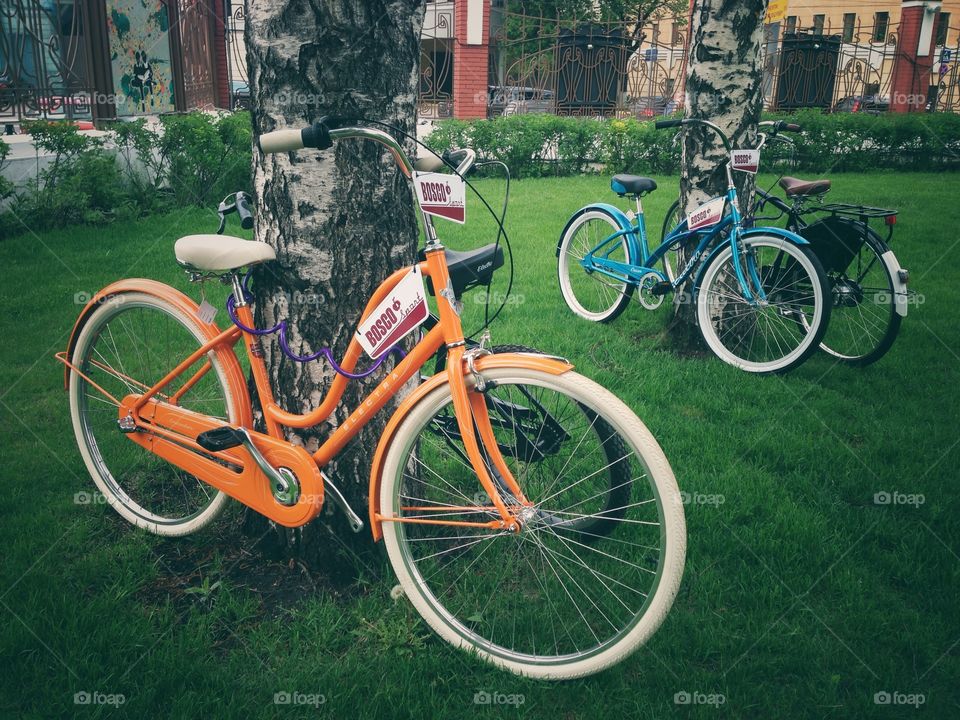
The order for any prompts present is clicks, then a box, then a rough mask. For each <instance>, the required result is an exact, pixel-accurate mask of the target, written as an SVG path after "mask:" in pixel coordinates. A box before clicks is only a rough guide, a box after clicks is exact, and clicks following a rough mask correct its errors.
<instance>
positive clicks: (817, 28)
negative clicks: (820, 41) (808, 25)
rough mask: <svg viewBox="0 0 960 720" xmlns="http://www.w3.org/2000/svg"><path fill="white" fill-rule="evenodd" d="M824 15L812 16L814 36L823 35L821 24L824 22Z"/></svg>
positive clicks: (825, 17)
mask: <svg viewBox="0 0 960 720" xmlns="http://www.w3.org/2000/svg"><path fill="white" fill-rule="evenodd" d="M826 19H827V16H826V15H814V16H813V34H814V35H823V24H824V22H826Z"/></svg>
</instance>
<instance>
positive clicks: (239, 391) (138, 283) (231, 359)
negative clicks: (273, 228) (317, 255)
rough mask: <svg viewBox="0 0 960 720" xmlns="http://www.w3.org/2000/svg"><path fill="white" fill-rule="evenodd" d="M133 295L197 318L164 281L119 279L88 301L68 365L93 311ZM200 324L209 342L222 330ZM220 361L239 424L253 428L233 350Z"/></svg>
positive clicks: (192, 306)
mask: <svg viewBox="0 0 960 720" xmlns="http://www.w3.org/2000/svg"><path fill="white" fill-rule="evenodd" d="M132 292H139V293H144V294H146V295H152V296H154V297H157V298H160V299H161V300H165V301H166V302H168V303H170V304H171V305H173V306H174V307H175V308H177V309H178V310H180V311H182V312H184V313H186V314H187V315H191V316H193V317H195V318H196V315H197V308H198V307H199V306H198V305H197V303H196V302H195V301H194V300H193V299H192V298H190V297H188V296H187V295H184V294H183V293H182V292H180V291H179V290H177V289H176V288H172V287H170V286H169V285H165V284H164V283H162V282H157V281H156V280H148V279H145V278H127V279H126V280H119V281H117V282H115V283H112V284H110V285H107V287H105V288H103V289H102V290H100V292H98V293H97V294H96V295H94V296H93V297H92V298H91V299H90V302H88V303H87V304H86V305H85V306H84V308H83V310H82V311H81V312H80V316H79V317H78V318H77V321H76V322H75V323H74V325H73V331H72V332H71V333H70V341H69V342H68V343H67V354H66V359H67V361H68V363H72V362H73V351H74V348H75V347H76V344H77V338H78V337H79V335H80V330H81V328H83V326H84V324H86V322H87V320H89V319H90V315H91V314H92V313H93V311H94V310H96V309H97V307H98V306H99V305H100V303H102V302H103V301H104V300H106V299H107V298H110V297H113V296H116V295H122V294H124V293H132ZM197 325H198V326H199V327H200V329H201V330H202V332H203V334H204V336H205V337H206V339H207V340H213V339H214V338H215V337H216V336H217V335H219V334H220V332H221V330H220V328H218V327H217V326H216V325H215V324H214V323H203V322H200V320H199V319H197ZM218 359H219V360H220V361H221V364H222V365H223V369H224V372H225V374H226V376H227V382H228V383H229V385H230V388H229V389H230V393H231V394H232V395H233V397H234V399H235V401H236V403H237V410H238V412H239V417H238V418H237V419H238V421H239V422H240V424H242V425H244V426H245V427H251V428H252V427H253V411H252V409H251V407H250V393H249V392H248V391H247V381H246V378H245V377H244V375H243V370H241V368H240V363H239V362H238V361H237V356H236V355H235V354H234V353H233V350H232V349H231V348H223V352H219V353H218ZM181 360H183V358H170V369H171V370H172V369H173V368H175V367H176V365H177V363H178V362H180V361H181ZM63 386H64V389H67V388H68V387H69V386H70V365H69V364H66V365H65V367H64V369H63Z"/></svg>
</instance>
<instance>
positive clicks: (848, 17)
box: [843, 13, 857, 43]
mask: <svg viewBox="0 0 960 720" xmlns="http://www.w3.org/2000/svg"><path fill="white" fill-rule="evenodd" d="M856 24H857V14H856V13H844V14H843V41H844V42H846V43H848V42H853V29H854V26H855V25H856Z"/></svg>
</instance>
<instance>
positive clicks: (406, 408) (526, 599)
mask: <svg viewBox="0 0 960 720" xmlns="http://www.w3.org/2000/svg"><path fill="white" fill-rule="evenodd" d="M342 138H362V139H368V140H371V141H374V142H377V143H380V144H382V145H383V146H385V147H386V148H387V149H389V150H390V151H391V152H392V154H393V156H394V158H395V159H396V162H397V164H398V165H399V167H400V169H401V170H402V171H403V173H404V174H405V175H406V176H407V177H408V178H411V179H412V180H414V181H419V180H422V179H423V177H424V176H423V174H422V173H423V172H424V171H435V170H439V169H440V168H441V167H442V163H438V162H437V161H435V160H431V161H429V162H424V161H422V160H421V161H419V162H418V163H417V165H416V166H415V165H414V164H413V163H412V162H411V161H410V159H409V158H408V157H407V156H406V155H405V154H404V152H403V149H402V147H401V146H400V144H399V143H398V142H397V141H396V140H395V139H394V138H393V137H392V136H391V135H389V134H388V133H386V132H383V131H380V130H376V129H373V128H370V127H337V123H336V122H329V121H328V122H327V123H323V122H321V123H317V124H315V125H313V126H311V127H309V128H305V129H303V130H280V131H276V132H272V133H266V134H264V135H262V136H261V137H260V140H259V141H260V147H261V148H262V150H263V151H264V152H290V151H293V150H297V149H300V148H304V147H313V148H327V147H329V146H330V144H331V143H332V142H334V141H336V140H339V139H342ZM454 157H456V158H457V162H459V167H458V168H457V173H456V174H453V175H444V176H443V177H448V178H451V179H453V178H456V177H457V176H458V175H460V173H465V172H466V171H467V169H469V166H470V165H471V164H472V163H473V162H474V159H475V156H474V154H473V152H472V151H469V150H464V151H459V152H458V153H456V154H455V155H454ZM434 189H435V190H437V188H434ZM437 191H438V192H439V191H440V190H437ZM434 200H436V198H434ZM418 205H419V209H420V214H421V217H422V220H423V226H424V228H425V235H426V246H425V248H424V254H423V256H422V257H423V258H424V259H423V260H422V261H421V262H418V263H417V264H416V265H414V266H411V267H407V268H403V269H401V270H398V271H396V272H395V273H393V274H392V275H391V276H390V277H388V278H387V279H386V280H385V281H384V282H383V284H382V285H381V286H380V287H379V288H378V289H377V291H376V292H375V293H374V294H373V296H372V297H371V298H370V300H369V302H368V303H367V306H366V309H365V310H364V313H363V316H362V318H361V321H360V326H359V327H360V330H361V331H362V332H359V333H358V334H357V335H356V336H355V337H354V339H353V340H352V341H351V343H350V345H349V347H348V349H347V352H346V355H345V357H344V359H343V361H342V364H341V365H339V366H337V365H336V364H334V366H335V367H336V368H337V369H338V373H340V374H338V375H337V377H336V379H335V380H334V381H333V382H332V384H331V386H330V388H329V391H328V393H327V395H326V397H325V398H324V400H323V401H322V402H321V403H320V404H319V406H318V407H316V408H315V409H313V410H312V411H310V412H307V413H304V414H296V413H291V412H288V411H286V410H284V409H283V408H281V407H279V406H278V405H277V403H276V402H275V400H274V397H273V393H272V391H271V387H270V382H269V377H268V374H267V370H266V366H265V364H264V360H263V357H264V352H263V347H262V344H261V343H262V340H261V336H262V335H263V332H264V331H257V330H256V329H255V327H254V321H253V315H252V312H251V308H250V306H249V304H248V295H247V294H246V293H245V288H244V284H243V282H242V281H241V276H240V272H239V271H240V269H241V268H244V267H248V266H250V265H253V264H255V263H260V262H267V261H270V260H272V259H273V258H274V252H273V250H272V248H271V247H269V246H268V245H266V244H265V243H260V242H255V241H247V240H243V239H240V238H233V237H229V236H222V235H193V236H188V237H185V238H181V239H180V240H178V241H177V243H176V248H175V252H176V256H177V260H178V261H179V262H180V264H181V265H183V266H185V267H186V268H187V269H188V270H189V271H190V272H191V273H192V274H193V275H192V277H193V278H194V279H200V278H201V277H209V276H211V275H213V276H219V277H220V278H221V279H222V280H224V281H225V282H229V283H231V284H232V287H233V295H232V297H231V300H230V302H229V303H228V309H229V310H230V313H231V319H232V320H233V323H232V324H231V325H230V327H227V328H226V329H222V330H221V329H220V328H218V327H217V326H216V325H214V324H213V323H212V322H207V321H206V320H207V319H208V318H207V316H206V315H205V313H204V312H203V310H202V308H203V306H202V305H198V304H197V303H196V302H194V301H193V300H192V299H190V298H189V297H187V296H186V295H184V294H183V293H181V292H179V291H177V290H175V289H173V288H171V287H169V286H167V285H164V284H162V283H159V282H155V281H152V280H144V279H128V280H121V281H119V282H116V283H114V284H112V285H110V286H108V287H106V288H104V289H103V290H101V291H100V292H99V293H98V294H97V295H96V296H95V297H94V298H93V299H92V300H91V301H90V303H89V304H88V305H87V306H86V307H85V308H84V310H83V312H82V313H81V315H80V317H79V319H78V320H77V322H76V326H75V327H74V329H73V333H72V335H71V337H70V342H69V345H68V347H67V350H66V352H63V353H59V354H58V358H59V359H60V360H61V361H62V362H64V363H65V365H66V369H65V373H66V377H65V380H66V385H67V388H68V391H69V398H70V411H71V415H72V419H73V427H74V430H75V433H76V438H77V442H78V444H79V447H80V453H81V455H82V456H83V459H84V462H85V463H86V465H87V468H88V470H89V471H90V474H91V476H92V477H93V480H94V482H95V483H96V485H97V487H98V488H99V489H100V490H101V491H102V492H103V494H104V496H105V497H106V499H107V501H108V502H109V503H110V505H111V506H112V507H113V508H114V509H115V510H116V511H117V512H119V513H120V515H122V516H123V517H124V518H126V519H127V520H128V521H130V522H131V523H133V524H134V525H136V526H138V527H141V528H144V529H146V530H149V531H150V532H153V533H156V534H159V535H168V536H179V535H185V534H187V533H190V532H194V531H196V530H197V529H199V528H201V527H203V526H205V525H206V524H207V523H209V522H210V521H211V520H213V518H214V517H216V515H217V514H218V513H219V512H220V511H221V510H222V509H223V507H224V505H225V503H226V502H227V501H228V498H231V497H232V498H234V499H236V500H238V501H240V502H241V503H243V504H244V505H246V506H248V507H250V508H253V509H254V510H256V511H257V512H259V513H262V514H263V515H265V516H266V517H268V518H270V519H271V520H273V521H274V522H276V523H279V524H280V525H283V526H287V527H297V526H300V525H303V524H305V523H307V522H309V521H310V520H311V519H313V518H315V517H316V516H317V514H318V513H319V512H320V510H321V507H322V505H323V501H324V498H325V496H327V497H330V498H332V499H333V501H334V502H335V503H336V505H337V506H338V507H340V509H341V510H342V511H343V512H344V513H346V515H347V517H348V518H349V519H350V522H351V524H352V526H353V528H354V530H359V529H360V528H362V527H363V525H364V523H363V521H362V520H361V519H360V517H359V516H358V514H357V513H356V512H355V511H354V510H353V509H352V508H351V507H350V506H349V504H348V503H347V501H346V500H345V498H344V497H343V496H342V494H341V493H340V492H339V491H338V490H337V489H336V486H335V485H334V483H333V482H332V481H331V479H330V478H329V477H328V476H327V474H325V473H324V471H323V469H324V468H325V467H326V466H327V464H328V463H329V462H330V460H331V459H332V458H334V457H335V456H336V455H337V453H338V452H339V451H340V450H341V449H342V448H343V447H344V446H345V445H346V444H347V443H348V442H349V441H350V440H351V438H353V437H354V436H355V435H356V434H357V432H358V431H359V430H360V428H361V427H363V425H364V424H365V423H366V421H367V420H369V419H370V417H372V416H373V415H374V414H375V413H376V412H378V411H379V410H380V409H381V408H382V407H383V405H384V404H385V403H386V402H387V400H388V399H389V398H391V397H392V396H393V395H394V394H395V393H396V392H397V391H398V390H400V388H401V387H403V386H404V384H405V383H406V382H407V381H408V380H410V379H411V378H413V377H415V376H416V375H417V373H418V371H419V370H420V369H421V368H422V367H423V366H424V365H425V364H426V363H427V362H428V361H429V360H430V359H431V358H432V357H433V356H434V355H435V354H437V352H438V351H439V350H441V349H445V350H446V358H445V362H444V364H443V366H442V369H441V370H440V371H439V372H437V373H436V374H435V375H433V376H432V377H430V378H429V379H426V380H425V381H424V382H422V383H421V384H420V385H419V386H418V387H417V388H416V389H415V390H414V391H413V392H411V393H410V394H409V395H408V396H407V397H406V398H405V399H404V400H403V402H402V403H401V404H400V406H399V407H398V409H397V410H396V412H395V413H394V414H393V416H392V417H391V418H390V420H389V422H388V424H387V426H386V429H385V431H384V433H383V435H382V437H381V438H380V440H379V444H378V447H377V449H376V453H375V456H374V460H373V465H372V468H371V471H370V487H369V508H368V517H369V525H370V529H371V531H372V533H373V537H374V539H375V540H376V541H379V540H381V539H382V540H383V541H384V543H385V545H386V550H387V553H388V556H389V559H390V562H391V564H392V567H393V569H394V571H395V572H396V575H397V577H398V579H399V582H400V585H401V587H402V588H403V590H404V592H405V594H406V595H407V597H408V598H409V599H410V601H411V602H412V603H413V605H414V606H415V607H416V609H417V610H418V611H419V613H420V614H421V615H422V616H423V617H424V619H425V620H426V621H427V622H428V623H429V624H430V626H431V627H432V628H433V629H434V630H435V631H436V632H437V633H438V634H439V635H440V636H441V637H443V638H444V639H445V640H447V641H449V642H450V643H452V644H453V645H455V646H458V647H462V648H465V649H468V650H470V651H473V652H475V653H476V654H477V655H478V656H480V657H481V658H483V659H485V660H487V661H490V662H492V663H494V664H496V665H498V666H500V667H502V668H505V669H508V670H511V671H513V672H517V673H521V674H524V675H528V676H534V677H543V678H569V677H577V676H582V675H587V674H590V673H593V672H597V671H599V670H601V669H603V668H605V667H608V666H610V665H612V664H614V663H616V662H618V661H620V660H621V659H623V658H624V657H626V656H627V655H628V654H629V653H630V652H632V651H633V650H635V649H636V648H637V647H638V646H640V645H641V644H643V643H644V642H645V641H646V640H647V638H649V637H650V636H651V635H652V634H653V633H654V632H655V630H656V629H657V628H658V627H659V625H660V624H661V622H662V621H663V619H664V617H665V616H666V614H667V612H668V610H669V609H670V606H671V604H672V603H673V599H674V596H675V595H676V592H677V588H678V586H679V584H680V578H681V575H682V572H683V563H684V553H685V546H686V531H685V525H684V514H683V505H682V501H681V498H680V493H679V491H678V489H677V484H676V480H675V479H674V476H673V472H672V471H671V469H670V465H669V463H668V462H667V459H666V457H665V456H664V454H663V452H662V450H661V449H660V447H659V445H658V444H657V442H656V440H655V439H654V438H653V436H652V435H651V434H650V432H649V431H648V430H647V429H646V427H644V425H643V423H642V422H641V421H640V420H639V419H638V418H637V417H636V415H634V413H633V412H632V411H631V410H630V409H629V408H628V407H627V406H626V405H625V404H624V403H623V402H621V401H620V400H619V399H618V398H616V397H615V396H614V395H612V394H611V393H610V392H609V391H607V390H605V389H604V388H602V387H600V386H599V385H597V384H596V383H594V382H592V381H591V380H588V379H587V378H584V377H582V376H581V375H578V374H577V373H575V372H574V371H573V369H572V366H571V365H570V364H569V363H568V362H566V361H565V360H563V359H560V358H556V357H549V356H546V355H539V354H533V353H523V352H520V353H509V352H508V353H496V354H493V353H490V351H489V350H486V349H484V347H483V346H482V344H481V346H479V347H468V346H467V344H466V342H465V339H464V333H463V329H462V327H461V322H460V316H459V312H460V303H459V297H458V294H459V293H458V290H459V292H462V289H463V286H464V283H463V281H464V277H465V275H464V273H469V272H475V271H477V270H482V269H483V268H484V267H486V263H487V262H488V261H489V260H490V259H492V253H491V251H490V248H492V247H493V246H492V245H491V246H487V248H481V249H480V250H477V251H475V254H473V255H472V256H467V257H466V258H465V256H464V254H463V253H453V252H451V251H446V250H445V249H444V247H443V246H442V245H441V243H440V242H439V240H438V238H437V234H436V231H435V229H434V226H433V223H432V220H431V215H430V214H428V212H425V210H424V206H425V203H424V202H423V199H422V197H421V199H420V201H419V202H418ZM470 258H472V259H473V260H475V261H476V262H472V263H471V262H468V261H467V260H469V259H470ZM491 272H492V271H491ZM418 278H426V279H428V280H429V282H430V284H431V286H432V288H433V289H434V290H435V291H436V293H435V294H436V307H437V311H438V315H439V321H438V322H435V323H434V324H433V326H432V327H430V328H429V330H427V331H424V332H423V333H422V335H421V337H420V339H419V341H418V342H417V343H416V345H415V346H414V347H413V348H412V350H410V352H409V353H408V354H407V355H406V356H405V357H403V359H401V360H399V361H395V364H394V366H393V367H392V369H391V370H390V371H389V372H388V373H387V374H386V376H385V377H384V379H383V380H382V381H381V382H380V384H379V385H378V386H377V387H376V388H375V389H374V390H373V391H372V392H371V393H370V394H369V396H368V397H367V398H366V400H365V401H364V402H363V403H361V405H360V406H359V407H357V408H356V409H355V410H353V412H352V414H350V416H349V418H348V419H347V420H346V421H345V422H343V423H342V424H341V425H339V426H338V427H337V428H336V429H335V430H334V431H333V432H332V433H331V434H330V435H329V437H327V438H326V440H325V442H324V443H323V444H322V445H321V446H320V447H319V449H317V450H316V452H314V453H312V454H311V453H309V452H308V451H307V450H306V449H305V448H304V447H302V446H300V445H295V444H293V443H291V442H288V441H287V439H286V437H285V435H284V428H285V427H288V428H306V427H312V426H315V425H318V424H319V423H322V422H323V421H324V420H325V419H327V418H329V417H330V415H331V413H332V412H333V411H334V409H335V408H336V406H337V405H338V403H339V402H340V399H341V397H342V395H343V392H344V389H345V387H346V384H347V382H349V379H350V377H355V376H356V375H357V373H355V371H356V368H357V364H358V362H359V360H360V357H361V353H362V352H363V350H364V349H366V350H367V351H368V354H370V355H371V357H373V358H377V357H379V358H380V360H381V361H382V360H383V359H385V358H386V357H387V355H388V354H389V353H388V352H387V350H386V348H387V346H388V345H389V346H390V347H394V346H395V344H396V342H397V341H398V339H399V338H400V337H403V336H404V334H405V333H408V332H410V331H411V330H413V329H415V328H416V327H417V326H418V323H419V322H421V321H420V314H421V313H424V312H425V309H426V304H427V303H426V298H425V295H423V293H422V290H423V288H424V285H423V283H424V281H423V279H419V280H418ZM418 282H419V283H420V285H419V288H418V287H417V283H418ZM411 288H412V289H411ZM421 301H422V302H421ZM384 308H386V310H384ZM388 310H389V311H390V312H392V313H393V316H392V318H391V317H390V316H389V315H388V314H387V311H388ZM371 328H372V329H371ZM401 331H402V332H401ZM281 339H282V338H281ZM240 341H242V342H243V343H244V346H245V348H246V354H247V357H248V358H249V371H250V373H252V376H253V380H254V385H255V387H256V392H257V393H258V396H259V405H260V407H261V408H262V409H263V418H262V420H263V425H264V428H265V432H258V431H256V430H255V429H254V418H253V412H252V405H251V399H250V395H249V392H248V389H247V383H246V379H245V373H244V371H243V369H242V368H241V365H240V362H239V360H238V358H237V356H236V354H235V353H234V347H235V345H236V344H237V343H238V342H240ZM328 359H331V358H328ZM331 361H332V359H331Z"/></svg>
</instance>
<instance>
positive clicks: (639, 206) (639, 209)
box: [633, 194, 643, 217]
mask: <svg viewBox="0 0 960 720" xmlns="http://www.w3.org/2000/svg"><path fill="white" fill-rule="evenodd" d="M633 197H634V199H635V200H636V201H637V217H640V216H641V215H643V203H642V202H640V195H639V194H637V195H634V196H633Z"/></svg>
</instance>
